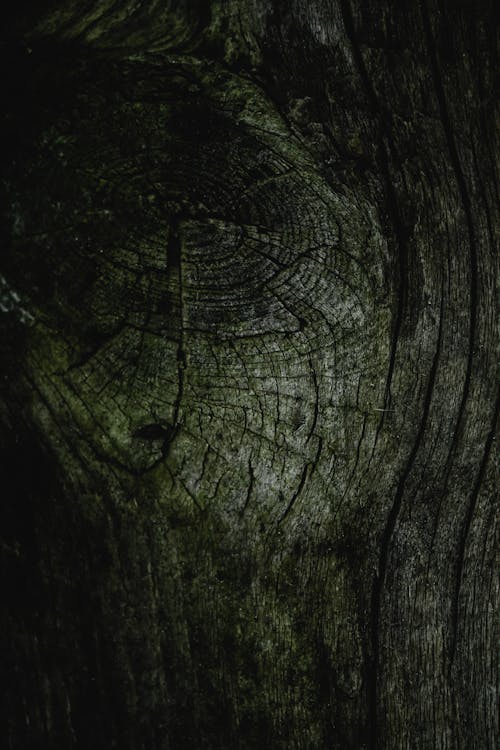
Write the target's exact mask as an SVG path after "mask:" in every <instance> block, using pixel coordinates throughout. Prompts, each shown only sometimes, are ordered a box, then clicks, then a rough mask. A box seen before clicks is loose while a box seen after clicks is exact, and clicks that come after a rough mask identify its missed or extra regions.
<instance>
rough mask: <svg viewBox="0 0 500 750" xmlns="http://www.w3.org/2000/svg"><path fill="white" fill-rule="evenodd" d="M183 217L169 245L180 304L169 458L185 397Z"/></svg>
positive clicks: (175, 220) (166, 445) (169, 268)
mask: <svg viewBox="0 0 500 750" xmlns="http://www.w3.org/2000/svg"><path fill="white" fill-rule="evenodd" d="M182 218H183V217H182V215H181V214H177V215H176V216H174V218H173V219H172V222H171V225H170V234H169V238H168V243H167V276H168V279H169V281H173V280H174V279H176V281H177V286H178V303H179V339H178V345H177V355H176V356H177V395H176V397H175V401H174V408H173V414H172V426H171V428H170V430H169V433H168V435H167V436H166V438H165V440H164V441H163V445H162V457H163V458H167V456H168V454H169V451H170V446H171V444H172V441H173V439H174V438H175V436H176V435H177V433H178V430H179V424H180V409H181V403H182V399H183V397H184V371H185V369H186V352H185V348H184V304H183V278H182V240H181V236H180V225H181V220H182Z"/></svg>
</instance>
